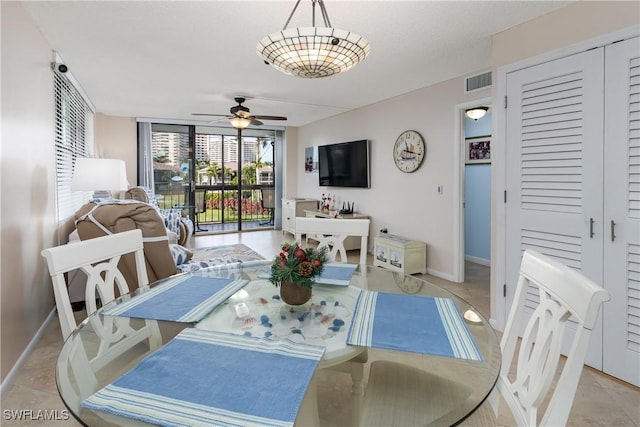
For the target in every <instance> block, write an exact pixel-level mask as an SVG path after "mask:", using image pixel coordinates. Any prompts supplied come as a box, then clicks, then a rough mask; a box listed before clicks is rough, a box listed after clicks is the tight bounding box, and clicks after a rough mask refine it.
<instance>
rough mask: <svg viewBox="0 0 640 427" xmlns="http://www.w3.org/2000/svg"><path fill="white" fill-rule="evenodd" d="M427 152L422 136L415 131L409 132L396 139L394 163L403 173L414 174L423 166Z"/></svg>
mask: <svg viewBox="0 0 640 427" xmlns="http://www.w3.org/2000/svg"><path fill="white" fill-rule="evenodd" d="M425 151H426V148H425V144H424V139H422V135H420V134H419V133H418V132H416V131H415V130H407V131H404V132H402V133H401V134H400V136H399V137H398V139H396V143H395V144H394V146H393V161H394V162H395V163H396V167H397V168H398V169H400V170H401V171H402V172H407V173H409V172H414V171H416V170H417V169H418V168H419V167H420V165H421V164H422V160H424V154H425Z"/></svg>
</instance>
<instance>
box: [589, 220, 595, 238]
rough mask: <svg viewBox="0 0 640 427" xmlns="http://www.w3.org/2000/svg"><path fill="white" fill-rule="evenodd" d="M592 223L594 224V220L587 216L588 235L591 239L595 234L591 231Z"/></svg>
mask: <svg viewBox="0 0 640 427" xmlns="http://www.w3.org/2000/svg"><path fill="white" fill-rule="evenodd" d="M593 224H595V220H594V219H593V218H589V237H590V238H592V239H593V236H594V234H595V233H594V231H593Z"/></svg>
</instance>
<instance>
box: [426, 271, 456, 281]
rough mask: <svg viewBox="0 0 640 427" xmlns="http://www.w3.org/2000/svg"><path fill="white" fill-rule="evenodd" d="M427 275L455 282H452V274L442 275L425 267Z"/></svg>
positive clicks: (440, 272)
mask: <svg viewBox="0 0 640 427" xmlns="http://www.w3.org/2000/svg"><path fill="white" fill-rule="evenodd" d="M427 274H430V275H432V276H435V277H439V278H441V279H444V280H448V281H450V282H455V280H453V274H447V273H443V272H442V271H438V270H434V269H432V268H429V267H427Z"/></svg>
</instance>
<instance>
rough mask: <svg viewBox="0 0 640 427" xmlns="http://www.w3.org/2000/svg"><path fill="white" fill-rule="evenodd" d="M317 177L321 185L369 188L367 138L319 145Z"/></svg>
mask: <svg viewBox="0 0 640 427" xmlns="http://www.w3.org/2000/svg"><path fill="white" fill-rule="evenodd" d="M318 178H319V183H320V186H321V187H357V188H370V184H369V140H366V139H363V140H361V141H351V142H341V143H338V144H328V145H320V146H319V147H318Z"/></svg>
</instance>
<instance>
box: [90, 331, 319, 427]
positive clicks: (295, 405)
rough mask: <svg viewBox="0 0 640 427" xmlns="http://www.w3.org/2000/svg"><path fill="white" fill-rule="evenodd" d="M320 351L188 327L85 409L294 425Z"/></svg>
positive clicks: (203, 421) (196, 421) (170, 422)
mask: <svg viewBox="0 0 640 427" xmlns="http://www.w3.org/2000/svg"><path fill="white" fill-rule="evenodd" d="M323 353H324V347H320V346H312V345H308V344H299V343H294V342H291V341H289V340H280V341H270V340H266V339H259V338H252V337H245V336H241V335H233V334H225V333H221V332H211V331H205V330H201V329H192V328H188V329H185V330H183V331H182V332H180V333H179V334H178V335H177V336H176V337H175V338H173V339H172V340H171V341H169V342H168V343H167V344H165V345H164V346H163V347H161V348H160V349H158V350H157V351H156V352H154V353H153V354H151V355H149V356H147V357H146V358H145V359H143V360H142V361H141V362H140V363H139V364H138V365H137V366H136V367H134V368H133V369H132V370H131V371H129V372H128V373H126V374H125V375H123V376H122V377H120V378H119V379H117V380H116V381H115V382H113V383H112V384H110V385H108V386H106V387H104V388H103V389H101V390H99V391H98V392H96V393H95V394H93V395H92V396H90V397H89V398H88V399H86V400H85V401H83V402H82V406H83V407H85V408H89V409H93V410H100V411H106V412H110V413H113V414H117V415H121V416H125V417H129V418H134V419H137V420H142V421H145V422H148V423H152V424H159V425H166V426H211V425H217V426H228V425H233V426H243V425H260V426H292V425H293V423H294V421H295V419H296V416H297V413H298V410H299V409H300V405H301V403H302V400H303V398H304V395H305V393H306V390H307V387H308V385H309V382H310V381H311V378H312V376H313V374H314V371H315V369H316V367H317V365H318V361H319V360H320V358H321V357H322V354H323Z"/></svg>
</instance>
